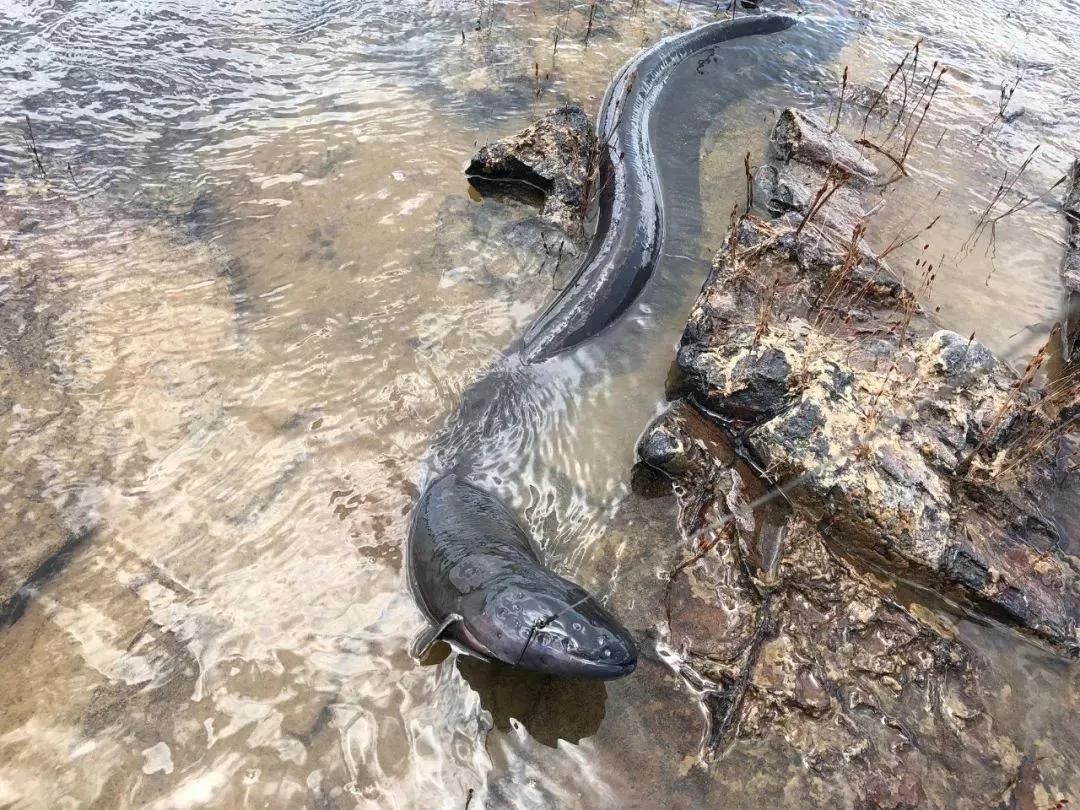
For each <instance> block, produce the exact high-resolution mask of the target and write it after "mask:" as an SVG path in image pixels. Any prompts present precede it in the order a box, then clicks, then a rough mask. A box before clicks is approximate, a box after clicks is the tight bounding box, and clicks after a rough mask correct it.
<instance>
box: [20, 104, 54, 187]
mask: <svg viewBox="0 0 1080 810" xmlns="http://www.w3.org/2000/svg"><path fill="white" fill-rule="evenodd" d="M24 117H25V118H26V139H25V140H26V148H27V149H29V150H30V155H31V156H32V157H33V158H34V165H35V166H37V170H38V172H40V173H41V179H42V180H47V179H48V177H49V173H48V172H46V171H45V161H44V160H42V159H41V150H40V149H38V145H37V139H36V138H35V137H34V127H33V126H32V125H31V124H30V116H29V115H27V116H24Z"/></svg>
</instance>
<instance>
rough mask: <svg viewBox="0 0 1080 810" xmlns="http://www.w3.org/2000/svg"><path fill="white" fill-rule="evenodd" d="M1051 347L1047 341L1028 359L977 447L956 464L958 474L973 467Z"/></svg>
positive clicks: (1033, 377) (1032, 378)
mask: <svg viewBox="0 0 1080 810" xmlns="http://www.w3.org/2000/svg"><path fill="white" fill-rule="evenodd" d="M1048 349H1049V343H1046V344H1044V345H1043V346H1042V348H1040V349H1039V350H1038V351H1037V352H1035V354H1034V355H1033V356H1032V358H1031V359H1030V360H1028V364H1027V366H1026V367H1025V368H1024V373H1023V375H1021V377H1020V379H1019V380H1017V381H1016V382H1015V383H1014V384H1013V387H1012V391H1010V392H1009V396H1007V397H1006V398H1005V401H1004V402H1002V403H1001V407H1000V408H998V410H997V413H996V414H994V418H993V419H992V420H991V421H990V426H989V427H987V428H986V430H984V431H983V435H982V438H981V439H979V442H978V444H976V445H975V448H974V449H973V450H972V451H971V452H970V453H968V454H967V455H966V456H964V458H962V459H961V460H960V463H959V464H957V465H956V470H955V472H956V474H957V475H966V474H967V471H968V470H969V469H970V467H971V462H972V461H974V459H975V457H976V455H978V453H979V451H981V450H982V449H983V448H984V447H986V445H987V444H989V442H990V441H991V439H992V438H993V436H994V431H996V430H997V429H998V426H1000V425H1001V423H1002V421H1004V419H1005V417H1006V416H1007V415H1008V414H1009V412H1010V411H1011V410H1012V407H1013V404H1014V403H1015V402H1016V400H1017V398H1018V397H1019V396H1020V395H1021V394H1022V393H1023V392H1024V390H1025V389H1026V388H1027V386H1028V385H1030V384H1031V382H1032V380H1034V379H1035V375H1037V374H1038V373H1039V369H1040V368H1042V365H1043V363H1044V362H1045V361H1046V354H1047V350H1048Z"/></svg>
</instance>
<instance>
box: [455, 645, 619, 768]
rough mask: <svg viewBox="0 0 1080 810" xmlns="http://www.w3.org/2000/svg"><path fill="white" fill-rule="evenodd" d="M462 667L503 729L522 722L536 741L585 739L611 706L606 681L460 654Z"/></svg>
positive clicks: (555, 742)
mask: <svg viewBox="0 0 1080 810" xmlns="http://www.w3.org/2000/svg"><path fill="white" fill-rule="evenodd" d="M457 666H458V671H459V672H461V675H462V677H464V678H465V680H466V681H467V682H468V684H469V686H471V687H472V688H473V689H474V690H475V691H476V694H477V695H479V696H480V704H481V705H482V706H483V707H484V708H485V709H486V710H487V711H489V712H490V713H491V717H492V722H493V724H494V727H495V729H496V730H498V731H503V732H505V731H510V729H511V728H512V723H511V721H512V720H517V721H518V722H519V723H521V724H522V725H523V726H525V730H526V731H528V732H529V734H530V735H531V736H532V737H533V739H535V740H536V741H537V742H540V743H543V744H544V745H546V746H549V747H550V748H555V747H557V746H558V742H559V740H566V741H567V742H569V743H577V742H580V741H581V740H582V739H584V738H585V737H590V736H592V735H593V734H595V733H596V731H597V729H599V728H600V723H601V722H603V719H604V712H605V709H606V704H607V687H606V686H605V685H604V683H603V681H589V680H579V679H575V678H559V677H556V676H554V675H543V674H540V673H537V672H525V671H522V670H518V669H514V668H513V667H508V666H506V665H505V664H491V663H488V662H486V661H480V660H478V659H476V658H469V657H467V656H459V657H458V661H457Z"/></svg>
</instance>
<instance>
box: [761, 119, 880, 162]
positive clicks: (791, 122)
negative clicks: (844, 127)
mask: <svg viewBox="0 0 1080 810" xmlns="http://www.w3.org/2000/svg"><path fill="white" fill-rule="evenodd" d="M769 140H770V143H771V144H772V147H773V149H774V150H775V151H776V153H777V155H779V156H780V158H781V160H783V161H785V162H786V161H791V160H799V161H802V162H804V163H817V164H819V165H821V166H837V167H838V168H840V169H843V170H844V171H846V172H848V173H850V174H853V175H855V176H857V177H859V178H862V179H864V180H868V179H870V178H873V177H876V176H877V174H878V170H877V166H875V165H874V164H873V163H872V162H871V161H869V160H867V159H866V158H864V157H863V156H862V154H861V153H860V152H859V150H858V149H857V148H856V147H855V146H854V145H853V144H852V143H851V142H850V141H848V140H847V139H846V138H844V137H843V136H842V135H839V134H837V133H836V132H833V131H831V130H830V129H829V127H828V125H827V124H826V123H825V122H824V121H822V120H821V119H820V118H819V117H818V116H817V115H815V114H813V113H808V112H803V111H802V110H797V109H794V108H792V107H788V108H787V109H785V110H784V111H783V112H781V113H780V117H779V119H777V121H776V126H774V127H773V131H772V136H771V137H770V139H769Z"/></svg>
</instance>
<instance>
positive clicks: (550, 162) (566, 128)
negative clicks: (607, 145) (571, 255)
mask: <svg viewBox="0 0 1080 810" xmlns="http://www.w3.org/2000/svg"><path fill="white" fill-rule="evenodd" d="M595 149H596V135H595V133H594V131H593V127H592V124H591V123H590V122H589V117H588V116H587V115H586V114H585V110H584V109H582V107H580V106H579V105H576V104H567V105H564V106H562V107H559V108H557V109H555V110H552V111H551V112H550V113H548V114H547V115H545V116H544V117H543V118H541V119H540V120H539V121H537V122H535V123H533V124H530V125H529V126H527V127H525V129H523V130H521V131H520V132H518V133H517V134H516V135H511V136H510V137H508V138H503V139H501V140H498V141H494V142H492V143H489V144H486V145H484V146H482V147H480V150H479V151H478V152H477V153H476V154H475V155H474V156H473V158H472V161H471V162H470V163H469V166H468V168H467V169H466V170H465V171H466V174H467V175H468V177H469V180H470V181H471V182H472V183H473V184H474V185H477V186H478V187H480V188H483V187H484V186H485V185H487V184H491V183H520V184H524V185H526V186H528V187H531V188H533V189H536V190H537V191H539V192H540V193H541V194H543V195H544V202H543V206H542V208H541V209H540V216H541V218H542V219H544V220H546V221H547V222H550V223H552V224H553V225H556V226H558V227H559V228H561V229H562V230H563V231H565V232H566V233H567V234H571V235H577V234H580V230H581V222H582V220H583V217H584V214H585V207H586V204H587V197H588V183H589V177H590V172H591V166H592V156H593V154H594V153H595Z"/></svg>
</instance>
